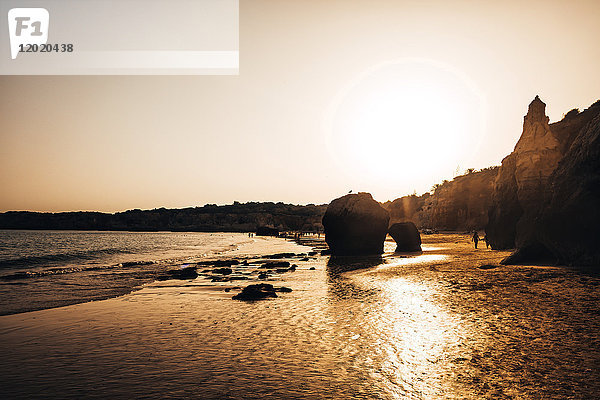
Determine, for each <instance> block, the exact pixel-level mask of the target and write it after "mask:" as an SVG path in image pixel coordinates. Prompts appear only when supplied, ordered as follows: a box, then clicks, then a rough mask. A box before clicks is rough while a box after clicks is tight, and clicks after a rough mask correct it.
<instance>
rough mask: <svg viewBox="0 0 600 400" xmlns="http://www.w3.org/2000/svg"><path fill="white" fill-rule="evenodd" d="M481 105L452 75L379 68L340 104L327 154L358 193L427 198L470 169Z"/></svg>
mask: <svg viewBox="0 0 600 400" xmlns="http://www.w3.org/2000/svg"><path fill="white" fill-rule="evenodd" d="M482 103H483V101H482V98H481V96H479V95H478V93H477V90H476V89H475V88H474V86H473V85H472V84H471V83H470V82H469V81H468V80H467V79H466V78H464V77H461V76H460V75H459V74H457V73H456V72H454V71H452V70H450V69H449V68H446V67H443V66H439V65H435V64H433V63H427V62H423V61H415V60H412V61H406V62H399V63H390V64H386V65H383V66H378V67H376V68H373V69H371V70H369V71H367V72H365V73H364V74H362V75H361V76H359V77H358V78H357V79H355V80H354V81H353V82H351V83H350V84H349V85H348V86H347V87H346V88H344V90H342V91H341V93H340V94H339V95H338V98H337V99H336V100H335V102H334V105H333V106H332V110H331V113H330V116H329V117H330V119H329V121H328V122H329V126H328V127H327V129H328V135H329V150H330V153H331V154H332V156H333V157H334V159H335V160H336V161H337V163H338V165H339V167H340V168H341V169H342V170H344V171H346V172H347V174H348V176H349V177H350V179H351V180H352V184H353V185H358V189H360V190H369V191H371V192H372V193H373V194H374V195H376V197H379V198H380V199H381V200H385V199H387V198H390V197H389V196H393V194H394V193H395V194H396V195H401V194H406V193H407V192H412V191H413V190H416V191H417V192H423V191H426V190H429V188H430V187H431V185H433V184H434V183H436V182H439V181H441V180H442V179H449V178H452V176H453V175H454V174H455V172H456V171H457V169H458V170H459V171H460V170H461V168H463V169H464V168H466V167H469V166H470V165H468V162H469V158H470V157H471V155H472V154H474V152H475V151H476V150H477V148H478V146H479V143H480V139H481V135H482V134H483V133H484V127H483V115H484V107H483V104H482ZM380 188H381V189H380ZM386 191H387V192H386ZM382 197H383V198H382Z"/></svg>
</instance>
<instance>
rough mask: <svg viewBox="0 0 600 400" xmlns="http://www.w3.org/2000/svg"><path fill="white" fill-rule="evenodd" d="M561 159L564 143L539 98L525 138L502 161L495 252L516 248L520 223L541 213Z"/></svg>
mask: <svg viewBox="0 0 600 400" xmlns="http://www.w3.org/2000/svg"><path fill="white" fill-rule="evenodd" d="M560 158H561V150H560V142H559V140H558V138H557V136H556V135H555V134H554V133H553V132H552V131H551V129H550V126H549V125H548V117H547V116H546V104H545V103H544V102H542V101H541V100H540V98H539V97H538V96H536V97H535V99H533V101H532V102H531V104H529V109H528V111H527V115H525V118H524V121H523V133H522V134H521V138H520V139H519V141H518V142H517V144H516V146H515V149H514V151H513V152H512V153H511V154H510V155H508V156H507V157H506V158H505V159H504V160H502V166H501V167H500V170H499V171H498V176H497V178H496V182H495V189H494V195H493V199H492V206H491V208H490V212H489V215H488V218H489V221H488V226H487V229H486V233H487V236H488V240H489V241H490V244H491V246H492V248H493V249H507V248H512V247H514V245H515V240H516V236H517V229H518V225H519V223H520V221H521V220H522V221H526V220H530V219H531V218H533V216H534V215H535V214H536V213H537V212H538V211H539V208H540V206H541V203H542V201H543V196H544V191H545V190H546V189H547V187H548V178H549V177H550V174H551V173H552V171H554V169H555V168H556V166H557V165H558V161H559V160H560Z"/></svg>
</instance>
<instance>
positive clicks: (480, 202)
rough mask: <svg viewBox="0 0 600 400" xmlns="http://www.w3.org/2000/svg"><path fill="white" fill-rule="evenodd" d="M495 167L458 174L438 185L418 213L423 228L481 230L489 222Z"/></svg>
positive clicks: (496, 170)
mask: <svg viewBox="0 0 600 400" xmlns="http://www.w3.org/2000/svg"><path fill="white" fill-rule="evenodd" d="M497 173H498V168H497V167H491V168H486V169H484V170H482V171H477V172H471V173H467V174H465V175H461V176H457V177H456V178H454V179H453V180H452V181H450V182H444V183H443V184H441V185H439V186H437V188H436V189H435V192H434V193H433V195H431V196H430V197H429V198H428V199H427V200H426V201H425V203H424V204H423V208H422V211H421V212H420V213H419V214H418V217H419V220H420V222H421V226H422V227H427V228H434V229H442V230H461V231H463V230H465V231H466V230H469V231H471V230H477V229H483V228H484V227H485V226H486V225H487V222H488V209H489V207H490V205H491V203H492V192H493V188H494V180H495V178H496V175H497Z"/></svg>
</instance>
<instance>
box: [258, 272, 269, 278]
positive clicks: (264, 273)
mask: <svg viewBox="0 0 600 400" xmlns="http://www.w3.org/2000/svg"><path fill="white" fill-rule="evenodd" d="M268 277H269V274H268V273H266V272H261V273H260V274H258V279H267V278H268Z"/></svg>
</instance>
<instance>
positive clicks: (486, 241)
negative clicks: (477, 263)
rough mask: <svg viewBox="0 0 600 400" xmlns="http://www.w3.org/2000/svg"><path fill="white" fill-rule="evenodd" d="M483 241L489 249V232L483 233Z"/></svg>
mask: <svg viewBox="0 0 600 400" xmlns="http://www.w3.org/2000/svg"><path fill="white" fill-rule="evenodd" d="M483 241H484V242H485V248H486V249H489V248H490V242H489V240H488V237H487V233H486V234H485V235H483Z"/></svg>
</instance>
